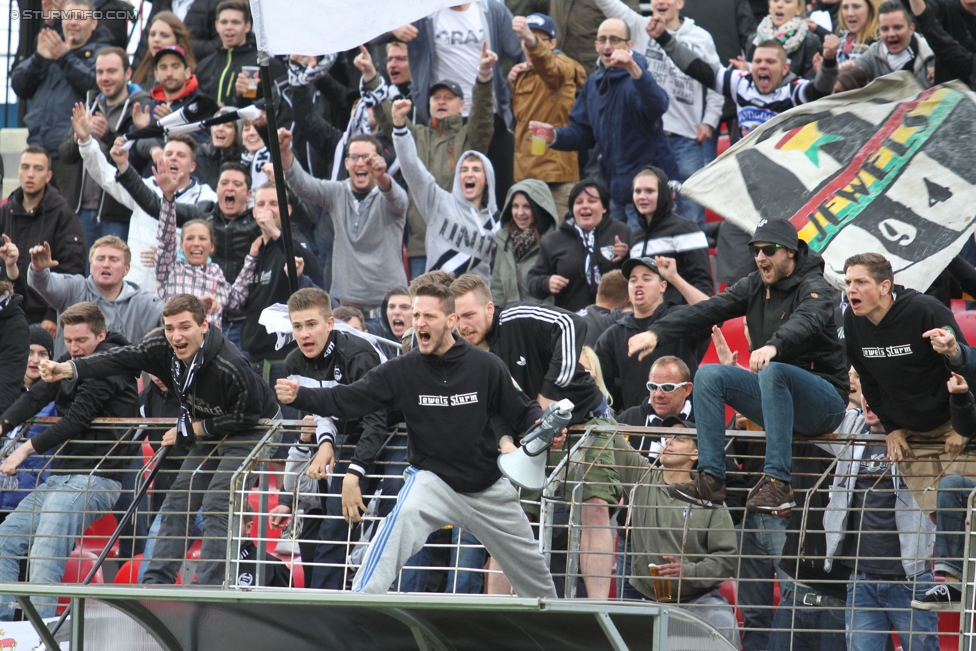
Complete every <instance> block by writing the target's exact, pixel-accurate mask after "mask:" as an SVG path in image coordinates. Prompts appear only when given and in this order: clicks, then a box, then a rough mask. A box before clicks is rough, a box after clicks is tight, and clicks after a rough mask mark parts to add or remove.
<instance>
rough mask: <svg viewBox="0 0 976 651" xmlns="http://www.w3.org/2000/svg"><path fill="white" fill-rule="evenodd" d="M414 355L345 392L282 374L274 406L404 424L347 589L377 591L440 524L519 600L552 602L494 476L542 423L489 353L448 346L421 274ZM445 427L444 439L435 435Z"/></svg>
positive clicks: (354, 517) (444, 301)
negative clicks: (482, 556)
mask: <svg viewBox="0 0 976 651" xmlns="http://www.w3.org/2000/svg"><path fill="white" fill-rule="evenodd" d="M410 295H411V298H412V300H413V315H412V316H413V329H414V332H415V334H416V337H417V348H416V350H414V351H411V352H410V353H408V354H406V355H402V356H400V357H398V358H396V359H393V360H391V361H389V362H387V363H386V364H383V365H382V366H380V367H378V368H376V369H374V370H373V371H372V372H370V373H369V374H368V375H366V377H364V378H363V379H362V380H360V381H359V382H356V383H354V384H351V385H349V386H336V387H332V388H322V389H311V388H306V387H299V383H298V381H297V380H287V379H282V380H279V381H278V384H277V386H276V387H275V388H276V390H277V393H278V399H279V400H281V401H282V402H284V403H286V404H291V405H292V406H294V407H295V408H298V409H303V410H306V411H312V412H315V413H317V414H319V415H322V416H334V417H338V418H356V417H361V416H364V415H366V414H370V413H373V412H375V411H377V410H379V409H399V410H401V411H402V412H403V414H404V418H405V420H406V422H407V439H408V441H409V450H408V453H407V461H408V462H409V463H410V464H411V465H410V467H408V468H407V471H406V473H405V475H406V483H405V484H404V487H403V489H402V490H401V491H400V495H399V497H398V498H397V506H396V508H395V509H394V511H393V512H392V513H391V514H390V516H388V517H387V518H386V519H385V520H384V521H383V523H382V524H381V525H380V528H379V531H378V532H377V533H376V535H375V536H374V537H373V539H372V541H371V542H370V545H369V549H368V550H367V552H366V556H365V558H364V559H363V564H362V567H361V568H360V569H359V571H358V572H357V573H356V579H355V583H354V584H353V590H354V591H356V592H365V593H372V594H382V593H385V592H386V591H387V590H388V589H389V587H390V585H391V584H392V583H393V580H394V579H395V578H396V575H397V574H398V573H399V571H400V569H401V568H402V567H403V565H404V564H405V563H406V561H407V559H408V558H409V557H410V556H411V555H413V554H414V553H416V552H418V551H419V550H420V549H421V547H422V546H423V544H424V542H425V541H426V540H427V537H428V536H429V535H430V534H431V533H433V532H434V531H436V530H437V529H439V528H440V527H442V526H444V525H448V524H451V525H459V526H462V527H464V528H465V529H468V530H470V531H471V532H472V533H473V534H475V535H476V536H477V537H478V539H479V540H481V541H482V542H483V543H484V544H485V546H486V548H487V549H488V551H489V553H491V555H492V556H493V557H494V558H495V559H496V560H497V561H498V563H499V564H500V565H501V567H502V569H503V570H504V571H505V574H506V576H507V577H508V578H509V580H510V581H511V582H512V585H513V586H514V587H515V590H516V592H517V593H518V594H519V596H521V597H529V598H540V597H543V598H555V597H556V590H555V587H554V586H553V582H552V576H551V575H550V574H549V570H548V568H546V565H545V561H544V560H543V558H542V556H541V555H540V554H539V551H538V548H537V546H536V543H535V541H534V539H533V536H532V530H531V528H530V527H529V522H528V520H527V519H526V518H525V517H524V515H523V514H522V509H521V508H520V506H519V502H518V492H517V491H516V490H515V488H514V486H512V485H511V483H509V481H508V480H507V479H505V478H504V477H502V476H501V472H500V471H499V470H498V463H497V459H498V454H499V448H501V450H502V452H503V453H507V452H512V451H514V450H515V449H516V448H515V445H514V443H513V437H514V435H515V432H516V430H517V431H527V430H528V429H530V428H531V427H532V425H533V423H535V422H536V421H537V419H539V418H540V417H541V416H542V410H541V409H540V408H539V405H538V404H537V403H535V402H534V401H532V400H530V399H529V398H528V397H527V396H526V395H525V394H524V393H522V392H521V391H519V390H518V388H516V386H515V383H514V382H513V381H512V377H511V375H510V374H509V373H508V370H507V369H506V368H505V365H504V364H503V363H502V362H501V361H500V360H498V359H497V358H496V357H494V356H492V355H489V354H487V353H485V352H484V351H481V350H478V349H477V348H475V347H473V346H471V345H470V344H468V343H467V342H465V341H463V340H459V339H455V337H454V334H453V332H452V330H453V328H454V326H455V325H456V324H457V315H456V314H455V310H454V297H453V295H452V294H451V290H450V289H449V288H448V287H447V286H445V285H443V284H441V283H438V282H436V281H434V282H432V281H431V280H430V279H429V278H426V277H424V276H421V277H420V278H418V279H416V280H415V281H414V282H413V283H412V285H411V290H410ZM448 431H449V432H451V436H450V437H445V436H444V435H443V433H444V432H448ZM353 484H355V486H354V488H353V493H352V494H351V495H349V498H348V499H347V498H346V497H345V496H344V498H343V513H344V515H345V517H346V520H347V521H349V522H360V521H361V520H362V516H361V513H362V512H365V511H366V507H365V505H364V504H363V502H362V496H361V495H359V496H358V499H356V497H357V496H356V495H355V493H356V492H357V491H358V482H353Z"/></svg>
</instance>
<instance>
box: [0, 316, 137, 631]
mask: <svg viewBox="0 0 976 651" xmlns="http://www.w3.org/2000/svg"><path fill="white" fill-rule="evenodd" d="M59 321H60V323H61V327H62V329H63V330H64V341H65V345H66V346H67V348H68V351H69V354H70V357H69V356H68V355H66V356H65V357H64V358H62V359H74V360H77V361H81V360H82V358H86V357H88V356H90V355H93V354H95V353H108V352H109V351H112V350H116V349H119V348H120V347H121V346H125V345H126V344H127V343H128V342H126V340H125V338H124V337H122V336H121V335H119V334H117V333H109V332H106V330H105V315H104V314H102V311H101V310H99V309H98V307H97V306H96V305H95V304H94V303H77V304H75V305H73V306H71V307H70V308H68V309H67V310H65V311H64V312H62V313H61V316H60V318H59ZM45 363H47V364H52V363H54V362H50V361H46V362H45ZM65 364H66V365H70V364H71V362H65ZM52 400H54V401H55V407H56V408H57V410H58V414H59V415H60V416H61V420H60V421H58V422H57V423H55V424H54V425H52V426H51V427H49V428H47V429H46V430H44V431H43V432H40V433H39V434H37V435H35V436H34V437H33V438H31V439H29V440H27V441H25V442H24V443H22V444H21V445H20V446H19V447H18V448H17V449H16V450H14V451H13V452H12V453H11V454H10V456H8V457H7V458H6V459H4V460H3V464H2V465H0V472H2V473H3V474H5V475H8V476H14V475H16V474H17V468H18V466H20V465H21V464H22V463H23V462H24V461H25V460H26V459H27V457H28V456H30V455H31V454H34V453H38V454H43V453H44V452H46V451H48V450H51V449H52V448H55V447H57V446H61V449H60V451H59V453H58V455H59V459H58V460H57V461H56V463H55V465H54V468H53V469H52V473H51V475H50V477H48V479H47V480H46V481H45V482H44V483H43V484H42V485H41V486H38V487H37V490H35V491H33V492H31V493H30V494H29V495H28V496H27V497H25V498H24V499H23V500H22V501H21V502H20V504H19V505H18V506H17V509H16V510H15V511H14V512H12V513H11V514H10V515H8V516H7V518H6V520H4V521H3V524H2V525H0V580H2V581H5V582H6V581H16V580H17V576H18V573H19V567H18V560H17V559H18V558H19V557H23V556H27V557H28V558H29V560H30V575H29V577H28V580H29V581H30V582H31V583H59V582H60V581H61V577H62V575H63V574H64V566H65V563H66V561H67V558H68V554H69V553H70V552H71V549H72V548H73V547H74V545H75V540H76V538H77V537H78V536H79V535H81V532H83V531H84V530H85V529H86V528H87V527H88V526H89V525H90V524H91V523H92V522H94V521H95V520H97V519H99V518H100V517H101V516H102V514H104V513H106V512H107V511H109V510H110V509H111V508H112V506H113V505H114V504H115V502H116V500H117V499H118V497H119V492H120V490H121V488H122V473H123V471H124V469H125V467H126V466H128V463H129V455H130V454H131V452H130V451H129V449H128V447H127V446H126V445H123V444H121V443H120V439H121V436H122V434H123V433H124V430H115V429H107V428H104V427H91V422H92V420H93V419H94V418H97V417H100V416H108V417H116V418H131V417H134V416H136V415H137V414H138V407H137V402H138V396H137V391H136V381H135V377H133V375H132V374H131V373H128V374H127V373H115V374H105V375H103V376H101V377H98V378H91V379H87V380H84V381H81V382H77V383H69V382H57V381H47V380H45V381H44V382H41V381H38V382H35V383H34V384H33V385H32V386H31V390H30V391H25V392H24V393H23V394H21V397H20V398H19V399H18V400H17V402H15V403H14V404H13V405H11V406H10V408H9V409H7V410H6V411H5V412H4V414H3V416H2V423H0V430H2V434H3V436H4V438H6V434H7V433H8V432H9V431H10V430H12V429H13V428H14V427H16V426H17V425H20V424H21V423H23V422H24V421H25V420H27V419H28V418H31V417H32V416H34V415H35V414H36V413H37V412H38V411H40V410H41V409H42V408H43V407H44V406H45V405H47V404H48V403H49V402H51V401H52ZM31 601H32V602H33V604H34V606H35V607H37V611H38V613H39V614H40V615H41V617H52V616H53V615H54V611H55V608H56V607H57V598H54V597H33V598H32V599H31ZM14 607H15V605H14V601H13V599H11V598H10V597H5V598H4V599H3V600H2V603H0V620H3V621H9V620H11V619H13V614H14Z"/></svg>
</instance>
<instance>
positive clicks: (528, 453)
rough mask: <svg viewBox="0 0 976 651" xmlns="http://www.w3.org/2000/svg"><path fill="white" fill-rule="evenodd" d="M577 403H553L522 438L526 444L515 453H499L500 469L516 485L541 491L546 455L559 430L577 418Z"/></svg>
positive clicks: (544, 475)
mask: <svg viewBox="0 0 976 651" xmlns="http://www.w3.org/2000/svg"><path fill="white" fill-rule="evenodd" d="M574 407H575V405H574V404H573V403H572V402H571V401H569V400H567V399H565V398H564V399H562V400H560V401H559V402H554V403H552V404H550V405H549V406H548V407H547V408H546V411H545V413H544V414H542V419H541V420H540V421H539V424H538V425H536V426H535V427H533V428H532V431H530V432H529V433H528V434H526V435H525V436H524V437H523V438H522V447H520V448H519V449H518V450H516V451H515V452H509V453H508V454H500V455H498V469H499V470H501V471H502V474H503V475H505V477H507V478H508V480H509V481H511V482H512V483H513V484H515V485H516V486H518V487H520V488H524V489H526V490H533V491H538V490H542V487H543V486H545V484H546V461H547V459H548V457H549V455H547V454H543V452H545V451H546V450H548V449H549V446H550V445H551V444H552V439H554V438H555V437H556V436H557V435H558V434H559V432H561V431H562V429H563V428H564V427H565V426H566V424H567V423H569V421H570V420H571V419H572V417H573V408H574Z"/></svg>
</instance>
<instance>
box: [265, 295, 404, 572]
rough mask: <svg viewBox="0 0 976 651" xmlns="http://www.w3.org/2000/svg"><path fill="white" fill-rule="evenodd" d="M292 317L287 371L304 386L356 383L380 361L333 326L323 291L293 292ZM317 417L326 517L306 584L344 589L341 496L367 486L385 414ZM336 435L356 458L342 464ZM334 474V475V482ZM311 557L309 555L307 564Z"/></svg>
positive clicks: (318, 474)
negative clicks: (353, 486)
mask: <svg viewBox="0 0 976 651" xmlns="http://www.w3.org/2000/svg"><path fill="white" fill-rule="evenodd" d="M288 317H289V319H291V324H292V331H293V332H294V334H295V341H296V343H297V344H298V349H297V350H293V351H291V353H289V354H288V357H286V358H285V371H286V372H287V373H288V377H290V378H292V379H294V378H295V377H296V376H297V377H298V378H299V379H300V382H301V383H302V386H307V387H333V386H339V385H347V384H352V383H353V382H356V381H358V380H360V379H362V378H363V376H365V375H366V373H368V372H369V371H370V370H372V369H374V368H376V367H377V366H379V365H380V357H379V354H377V352H376V349H374V348H373V346H372V345H371V344H370V343H369V342H368V341H366V340H365V339H363V338H361V337H357V336H355V335H349V334H346V333H344V332H339V331H337V330H334V329H333V320H332V303H331V300H330V298H329V295H328V294H326V293H325V292H324V291H322V290H321V289H316V288H314V287H309V288H306V289H300V290H298V291H297V292H295V293H294V294H292V295H291V297H290V298H289V299H288ZM315 420H316V421H317V422H318V423H319V425H318V426H317V427H316V432H315V433H316V442H317V444H318V451H317V452H316V454H315V457H314V458H313V459H312V463H311V465H309V467H308V471H307V473H306V474H308V476H309V477H311V478H312V479H317V480H318V481H319V492H320V494H321V501H322V510H323V512H324V513H325V519H323V520H322V521H321V524H320V525H319V526H318V527H317V532H315V533H317V536H318V540H319V541H320V542H319V545H318V546H317V547H316V550H315V565H314V566H311V565H306V567H307V569H306V572H305V586H306V587H310V588H319V589H328V590H341V589H343V588H344V587H345V585H346V577H345V574H346V572H345V569H346V568H345V566H344V564H345V562H346V551H347V545H346V541H347V540H349V536H348V527H347V526H346V523H345V522H343V521H342V519H341V518H342V500H341V498H340V495H341V494H344V493H349V492H350V490H351V489H350V490H343V486H344V484H345V483H346V482H350V483H351V484H356V485H361V484H365V481H363V480H364V479H365V477H366V473H367V471H368V470H369V469H370V467H371V466H372V465H373V461H374V460H375V459H376V458H377V456H378V455H379V454H380V451H381V449H382V448H383V447H384V444H385V443H386V439H387V419H386V412H385V411H377V412H374V413H371V414H366V415H365V416H363V417H362V418H353V419H335V420H334V422H333V423H331V424H329V425H328V426H322V425H321V421H323V420H330V421H331V420H333V419H330V418H323V417H322V416H316V417H315ZM336 436H342V437H343V439H344V440H345V444H346V445H347V446H348V445H352V444H355V446H356V447H355V451H354V452H353V453H352V456H351V458H350V457H348V453H347V454H346V456H345V457H344V458H342V459H341V460H338V463H337V459H336V452H335V446H336V441H335V438H336ZM337 467H338V470H337V469H336V468H337ZM401 473H402V469H401ZM329 475H333V477H334V479H333V480H332V482H331V486H330V482H329ZM389 483H390V482H386V481H384V486H383V488H384V495H388V496H392V495H395V494H396V493H397V492H399V490H400V487H401V486H402V484H403V482H402V481H400V482H398V485H397V486H396V487H395V490H393V491H392V492H391V491H389V487H388V485H387V484H389ZM289 499H290V496H289ZM280 504H281V500H279V505H280ZM392 509H393V500H390V499H384V500H381V502H380V509H379V513H378V514H377V516H378V517H381V518H382V517H386V515H387V514H388V513H389V512H390V511H391V510H392ZM315 533H313V535H315ZM311 560H312V559H306V563H308V562H310V561H311ZM310 570H314V572H310Z"/></svg>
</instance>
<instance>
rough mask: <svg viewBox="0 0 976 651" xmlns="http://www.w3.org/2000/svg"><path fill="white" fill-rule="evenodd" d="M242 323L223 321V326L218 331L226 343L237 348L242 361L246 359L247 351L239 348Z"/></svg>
mask: <svg viewBox="0 0 976 651" xmlns="http://www.w3.org/2000/svg"><path fill="white" fill-rule="evenodd" d="M243 323H244V321H243V320H241V321H227V320H226V319H225V320H224V325H223V326H221V328H220V331H221V332H223V333H224V336H225V337H227V339H228V341H230V342H231V343H232V344H234V345H235V346H237V350H238V351H240V353H241V355H243V356H244V359H247V351H246V350H244V347H243V346H241V325H242V324H243Z"/></svg>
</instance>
